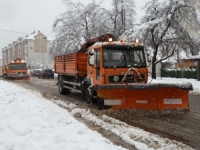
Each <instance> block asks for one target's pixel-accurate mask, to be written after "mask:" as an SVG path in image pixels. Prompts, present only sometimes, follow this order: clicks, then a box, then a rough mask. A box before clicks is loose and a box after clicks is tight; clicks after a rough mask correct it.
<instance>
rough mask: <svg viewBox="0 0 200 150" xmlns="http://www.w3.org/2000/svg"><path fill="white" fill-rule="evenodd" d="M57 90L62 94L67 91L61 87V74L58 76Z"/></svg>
mask: <svg viewBox="0 0 200 150" xmlns="http://www.w3.org/2000/svg"><path fill="white" fill-rule="evenodd" d="M58 91H59V93H60V94H62V95H64V94H66V93H67V92H66V90H65V88H64V87H63V77H62V76H59V77H58Z"/></svg>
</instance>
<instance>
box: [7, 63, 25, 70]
mask: <svg viewBox="0 0 200 150" xmlns="http://www.w3.org/2000/svg"><path fill="white" fill-rule="evenodd" d="M26 69H27V67H26V63H11V64H10V70H26Z"/></svg>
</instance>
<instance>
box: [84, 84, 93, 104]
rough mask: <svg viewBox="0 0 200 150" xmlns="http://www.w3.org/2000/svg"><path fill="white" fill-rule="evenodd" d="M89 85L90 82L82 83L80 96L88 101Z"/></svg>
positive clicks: (89, 98)
mask: <svg viewBox="0 0 200 150" xmlns="http://www.w3.org/2000/svg"><path fill="white" fill-rule="evenodd" d="M89 86H90V84H89V83H88V82H86V83H84V85H83V88H82V96H83V98H84V99H85V100H86V102H88V103H89V102H91V101H92V99H91V96H90V92H89V89H88V87H89Z"/></svg>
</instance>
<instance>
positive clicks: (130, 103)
mask: <svg viewBox="0 0 200 150" xmlns="http://www.w3.org/2000/svg"><path fill="white" fill-rule="evenodd" d="M96 90H97V95H98V97H100V98H102V99H103V101H104V105H107V106H111V107H112V108H113V109H143V110H163V109H189V105H188V101H189V99H188V93H189V90H192V85H191V84H190V83H186V84H181V85H176V84H127V85H125V84H123V85H119V84H117V85H116V84H107V85H98V86H96Z"/></svg>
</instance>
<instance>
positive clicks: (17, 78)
mask: <svg viewBox="0 0 200 150" xmlns="http://www.w3.org/2000/svg"><path fill="white" fill-rule="evenodd" d="M3 78H4V79H5V80H27V81H30V76H29V75H27V76H4V77H3Z"/></svg>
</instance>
